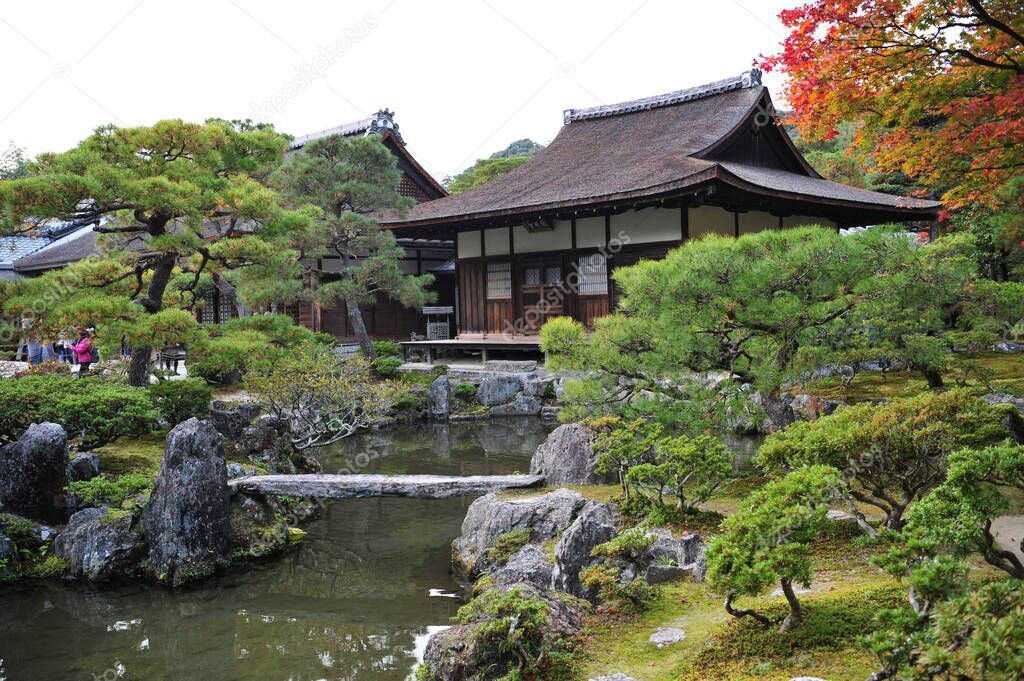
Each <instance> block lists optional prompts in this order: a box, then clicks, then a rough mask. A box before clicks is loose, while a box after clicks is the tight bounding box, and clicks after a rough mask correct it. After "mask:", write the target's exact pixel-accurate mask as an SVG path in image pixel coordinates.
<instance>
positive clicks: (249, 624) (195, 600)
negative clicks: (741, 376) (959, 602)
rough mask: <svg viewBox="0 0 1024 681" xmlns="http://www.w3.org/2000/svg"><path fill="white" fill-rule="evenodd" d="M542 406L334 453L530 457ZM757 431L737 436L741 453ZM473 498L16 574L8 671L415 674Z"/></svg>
mask: <svg viewBox="0 0 1024 681" xmlns="http://www.w3.org/2000/svg"><path fill="white" fill-rule="evenodd" d="M550 429H551V426H546V425H544V424H542V423H541V422H540V421H538V420H537V419H522V420H519V419H509V420H503V421H491V422H484V423H467V424H450V425H428V424H416V425H411V426H402V427H399V428H396V429H393V430H390V431H388V432H386V433H366V434H361V435H357V436H353V437H352V438H349V439H347V440H345V441H343V442H342V443H340V444H339V445H337V446H335V447H334V448H332V449H331V450H330V451H326V452H323V453H322V454H321V460H322V461H323V463H324V471H325V472H331V473H357V472H366V473H438V474H448V475H487V474H507V473H513V472H516V471H519V472H526V471H527V470H528V468H529V464H530V457H531V456H532V454H533V451H534V450H535V449H536V447H537V445H539V444H540V443H541V442H543V440H544V438H545V437H546V436H547V433H548V432H549V431H550ZM752 442H753V441H752V440H748V439H746V438H740V439H736V440H734V441H730V442H729V446H730V448H732V449H733V451H734V452H735V453H736V456H737V468H738V469H743V468H745V467H746V462H747V461H749V457H750V454H751V453H752V449H753V445H752ZM471 501H472V500H471V499H459V498H456V499H440V500H435V499H351V500H339V501H331V502H327V503H325V504H324V506H323V509H322V512H321V514H320V517H319V519H317V520H315V521H314V522H312V523H309V524H308V525H306V526H305V528H304V529H306V530H307V532H308V536H307V537H306V539H305V540H304V541H303V542H302V543H301V544H300V545H299V546H297V547H295V548H294V549H293V550H292V551H290V552H289V553H287V554H286V555H285V556H284V557H281V558H277V559H271V560H268V561H265V562H261V563H256V564H253V565H250V566H246V567H244V568H241V569H236V570H233V571H231V572H229V573H228V574H225V575H222V576H219V577H216V578H214V579H212V580H209V581H207V582H204V583H203V584H201V585H199V586H197V587H193V588H189V589H181V590H178V591H171V590H168V589H163V588H155V587H150V586H143V585H137V584H134V585H127V586H118V587H106V588H89V587H81V586H62V585H59V584H45V585H40V584H33V585H17V586H14V587H5V588H0V681H79V680H82V681H96V680H100V679H102V680H105V681H117V680H122V681H127V680H135V681H143V680H144V681H179V680H180V681H186V680H188V681H196V680H198V679H202V680H204V681H206V680H209V681H235V680H237V681H320V680H323V681H327V680H330V681H336V680H341V679H345V680H356V679H364V680H365V679H374V680H375V681H387V680H392V679H393V680H401V679H405V678H407V676H408V675H409V673H410V670H411V669H412V667H413V666H414V665H415V663H416V661H417V658H418V657H420V656H422V653H423V649H424V647H425V646H426V641H427V638H428V637H429V635H430V634H431V633H432V632H433V631H435V630H436V627H440V626H443V625H445V624H447V623H448V619H449V617H451V616H452V615H453V614H454V613H455V611H456V610H457V609H458V606H459V605H460V604H461V600H460V598H459V597H460V596H461V594H462V591H461V588H460V584H459V583H458V582H457V581H456V580H455V578H454V577H453V576H452V575H451V573H450V564H451V550H450V547H451V542H452V540H453V539H454V538H455V537H456V536H457V535H458V534H459V531H460V528H461V525H462V519H463V517H464V516H465V513H466V509H467V508H468V506H469V504H470V503H471Z"/></svg>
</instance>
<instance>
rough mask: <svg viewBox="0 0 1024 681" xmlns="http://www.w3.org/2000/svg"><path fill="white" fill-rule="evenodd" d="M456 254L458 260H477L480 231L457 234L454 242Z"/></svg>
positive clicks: (479, 253)
mask: <svg viewBox="0 0 1024 681" xmlns="http://www.w3.org/2000/svg"><path fill="white" fill-rule="evenodd" d="M456 253H458V256H459V257H460V258H479V257H480V256H481V255H483V253H481V252H480V231H479V230H473V231H472V232H459V236H458V239H457V240H456Z"/></svg>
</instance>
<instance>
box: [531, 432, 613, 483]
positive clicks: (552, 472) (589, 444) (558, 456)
mask: <svg viewBox="0 0 1024 681" xmlns="http://www.w3.org/2000/svg"><path fill="white" fill-rule="evenodd" d="M596 466H597V455H596V454H595V453H594V438H593V434H592V433H591V432H590V430H588V429H587V428H586V427H584V426H583V425H581V424H579V423H567V424H565V425H564V426H559V427H558V428H555V429H554V430H553V431H551V434H550V435H548V439H547V440H545V441H544V442H543V443H542V444H541V446H540V447H537V451H536V452H534V454H533V459H531V460H530V474H531V475H543V476H544V483H545V484H547V485H599V484H601V483H603V482H607V480H606V479H605V477H604V476H602V475H598V474H597V473H595V472H594V468H595V467H596Z"/></svg>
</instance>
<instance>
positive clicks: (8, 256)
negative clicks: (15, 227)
mask: <svg viewBox="0 0 1024 681" xmlns="http://www.w3.org/2000/svg"><path fill="white" fill-rule="evenodd" d="M48 243H50V239H45V238H43V237H34V236H3V237H0V265H4V264H6V265H10V264H11V263H13V262H14V261H15V260H18V259H19V258H23V257H25V256H26V255H29V254H30V253H35V252H36V251H38V250H39V249H40V248H42V247H43V246H45V245H47V244H48Z"/></svg>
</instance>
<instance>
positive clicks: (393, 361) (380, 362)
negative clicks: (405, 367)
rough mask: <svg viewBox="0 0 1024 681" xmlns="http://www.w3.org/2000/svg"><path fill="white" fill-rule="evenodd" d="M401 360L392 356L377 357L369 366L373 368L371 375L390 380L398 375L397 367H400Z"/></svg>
mask: <svg viewBox="0 0 1024 681" xmlns="http://www.w3.org/2000/svg"><path fill="white" fill-rule="evenodd" d="M402 364H403V362H402V358H401V357H395V356H394V355H379V356H378V357H377V358H376V359H375V360H373V362H371V366H372V367H373V373H375V374H377V375H378V376H383V377H384V378H391V377H393V376H396V375H397V374H398V367H400V366H402Z"/></svg>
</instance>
